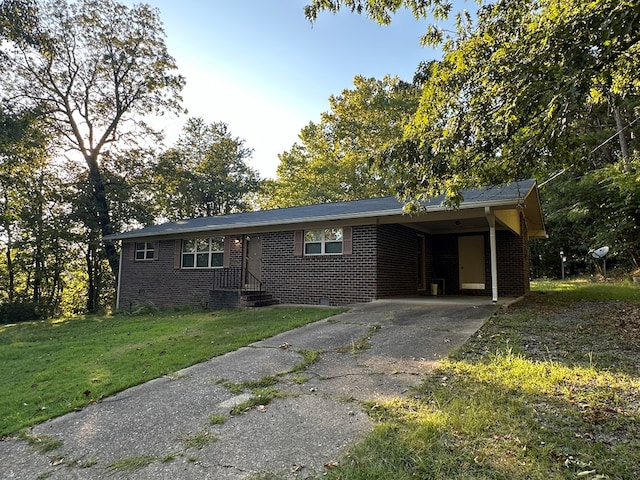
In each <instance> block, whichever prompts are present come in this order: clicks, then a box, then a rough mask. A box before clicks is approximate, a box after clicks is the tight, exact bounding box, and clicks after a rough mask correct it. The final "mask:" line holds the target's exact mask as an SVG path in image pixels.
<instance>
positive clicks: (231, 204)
mask: <svg viewBox="0 0 640 480" xmlns="http://www.w3.org/2000/svg"><path fill="white" fill-rule="evenodd" d="M251 154H252V150H251V149H249V148H247V147H246V146H245V145H244V140H242V139H240V138H237V137H234V136H233V135H232V134H231V132H230V131H229V129H228V126H227V125H226V124H225V123H221V122H218V123H212V124H210V125H207V124H205V123H204V120H203V119H201V118H191V119H189V120H188V121H187V123H186V125H185V126H184V129H183V134H182V136H181V137H180V138H179V139H178V141H177V143H176V145H175V146H174V147H173V148H172V149H170V150H168V151H167V152H165V153H164V154H163V155H162V156H161V157H160V159H159V161H158V163H157V165H156V166H155V168H154V171H153V173H152V175H154V177H155V184H156V187H157V189H158V190H157V193H156V197H155V201H156V203H157V208H158V210H159V212H158V214H159V215H160V216H162V217H164V218H168V219H170V220H180V219H182V218H187V217H201V216H213V215H221V214H228V213H236V212H243V211H247V210H249V209H250V208H251V206H252V205H251V200H252V198H253V196H255V194H256V192H257V190H258V188H259V186H260V180H259V176H258V173H257V172H256V171H255V170H254V169H252V168H251V167H250V166H249V165H248V164H247V160H248V159H249V158H250V157H251Z"/></svg>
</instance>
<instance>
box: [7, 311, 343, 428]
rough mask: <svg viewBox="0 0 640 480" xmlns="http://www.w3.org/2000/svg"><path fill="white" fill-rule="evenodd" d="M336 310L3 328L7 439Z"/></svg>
mask: <svg viewBox="0 0 640 480" xmlns="http://www.w3.org/2000/svg"><path fill="white" fill-rule="evenodd" d="M337 311H340V310H338V309H317V308H286V307H279V308H270V309H262V310H260V311H251V312H247V311H228V312H217V313H215V314H211V313H209V312H195V313H159V314H154V315H151V316H148V315H142V316H128V315H127V316H125V315H119V316H115V317H108V316H90V317H86V318H75V319H74V318H67V319H63V320H58V321H45V322H35V323H21V324H17V325H8V326H0V378H1V379H3V381H2V382H0V436H2V435H6V434H8V433H11V432H15V431H17V430H19V429H20V428H23V427H26V426H29V425H33V424H35V423H38V422H41V421H44V420H46V419H49V418H52V417H55V416H58V415H61V414H63V413H66V412H69V411H71V410H73V409H75V408H80V407H83V406H85V405H86V404H87V403H89V402H92V401H99V400H100V399H101V398H102V397H104V396H108V395H111V394H113V393H115V392H118V391H121V390H123V389H125V388H128V387H131V386H134V385H138V384H140V383H142V382H145V381H148V380H151V379H153V378H157V377H159V376H162V375H167V374H171V373H172V372H175V371H177V370H180V369H183V368H185V367H187V366H189V365H192V364H194V363H197V362H201V361H204V360H207V359H209V358H212V357H215V356H217V355H222V354H224V353H227V352H230V351H233V350H237V349H238V348H240V347H243V346H246V345H248V344H250V343H253V342H255V341H258V340H261V339H264V338H267V337H270V336H272V335H275V334H276V333H280V332H282V331H286V330H290V329H292V328H295V327H298V326H301V325H304V324H307V323H310V322H313V321H316V320H319V319H321V318H324V317H326V316H328V315H332V314H334V313H336V312H337ZM27 347H28V348H27ZM262 388H264V387H262Z"/></svg>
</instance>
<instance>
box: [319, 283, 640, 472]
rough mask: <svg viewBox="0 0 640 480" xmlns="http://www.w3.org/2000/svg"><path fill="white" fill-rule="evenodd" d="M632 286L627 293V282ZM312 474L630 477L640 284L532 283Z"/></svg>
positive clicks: (639, 377)
mask: <svg viewBox="0 0 640 480" xmlns="http://www.w3.org/2000/svg"><path fill="white" fill-rule="evenodd" d="M632 288H634V289H632ZM534 290H535V291H534V293H533V294H532V295H530V296H529V297H527V298H526V299H524V300H523V301H522V302H520V303H518V304H515V305H513V306H511V307H509V309H508V310H506V311H502V312H500V313H498V314H496V315H494V316H493V317H492V318H491V319H490V320H489V321H488V322H487V323H486V324H485V325H484V326H483V327H482V329H481V330H480V331H479V332H477V333H476V334H475V335H474V336H473V337H472V338H471V339H470V340H469V341H468V342H467V343H466V344H465V345H464V346H463V347H462V348H461V349H459V350H458V351H457V352H455V354H453V355H452V356H451V357H450V358H448V359H447V360H445V361H444V362H443V363H442V365H441V366H440V367H439V368H438V369H437V370H435V371H434V372H433V373H432V374H431V375H429V376H428V377H427V378H426V380H425V381H424V382H423V383H422V384H421V385H420V386H419V388H417V389H415V391H414V392H412V395H410V396H409V397H405V398H397V399H394V400H390V401H387V402H381V403H371V404H368V405H366V408H367V409H368V412H369V414H370V416H371V417H372V419H374V421H375V422H376V423H375V428H374V431H373V432H372V433H371V434H370V435H369V436H368V437H367V438H366V439H365V440H364V441H362V442H360V443H359V444H357V445H356V446H355V447H354V448H353V449H352V450H351V451H350V452H349V454H348V456H347V457H346V458H345V459H344V460H343V461H342V462H340V466H339V467H338V468H336V469H331V470H329V471H327V472H326V475H325V476H323V477H322V478H329V479H334V480H336V479H340V480H359V479H361V480H364V479H371V478H380V479H394V480H404V479H406V480H409V479H415V478H421V479H493V480H506V479H516V480H517V479H540V480H542V479H545V480H546V479H570V478H578V479H580V478H584V479H587V480H602V479H629V480H631V479H635V478H640V429H638V424H639V422H640V403H639V402H638V398H640V289H638V288H637V287H631V288H630V285H629V284H624V283H618V284H615V283H606V284H590V283H579V282H556V283H546V284H544V285H541V284H536V285H535V286H534Z"/></svg>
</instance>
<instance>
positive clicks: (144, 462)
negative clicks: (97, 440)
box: [107, 455, 156, 473]
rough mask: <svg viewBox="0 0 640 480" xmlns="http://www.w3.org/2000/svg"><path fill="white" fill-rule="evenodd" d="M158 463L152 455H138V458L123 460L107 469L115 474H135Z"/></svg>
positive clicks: (117, 461) (108, 466)
mask: <svg viewBox="0 0 640 480" xmlns="http://www.w3.org/2000/svg"><path fill="white" fill-rule="evenodd" d="M155 461H156V457H154V456H152V455H138V456H136V457H128V458H123V459H121V460H116V461H115V462H113V463H111V464H109V465H107V468H108V469H109V470H111V471H113V472H129V473H131V472H135V471H136V470H142V469H143V468H146V467H148V466H149V465H151V464H152V463H153V462H155Z"/></svg>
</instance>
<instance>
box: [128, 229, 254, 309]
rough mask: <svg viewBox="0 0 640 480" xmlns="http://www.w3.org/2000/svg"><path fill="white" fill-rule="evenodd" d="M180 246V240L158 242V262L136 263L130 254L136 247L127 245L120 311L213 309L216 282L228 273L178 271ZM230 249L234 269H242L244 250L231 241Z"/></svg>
mask: <svg viewBox="0 0 640 480" xmlns="http://www.w3.org/2000/svg"><path fill="white" fill-rule="evenodd" d="M233 239H235V237H233V238H232V240H233ZM176 242H180V240H160V241H159V242H157V246H158V252H157V255H156V257H157V259H156V260H148V261H134V260H132V255H131V253H130V252H131V249H132V248H134V243H132V242H131V243H124V244H123V246H122V249H123V251H122V272H121V280H120V282H121V284H120V310H129V309H130V308H133V307H134V306H135V305H136V304H140V303H145V302H150V303H153V304H154V305H155V306H156V307H158V308H161V309H169V308H178V307H192V308H207V307H210V305H209V291H210V290H211V287H212V285H213V282H214V278H215V276H216V275H220V274H221V273H222V271H223V270H225V269H218V268H213V269H179V268H175V267H176V264H175V260H174V259H175V251H176ZM230 248H231V249H230V260H231V265H234V266H239V265H240V262H241V261H242V247H241V245H239V244H236V243H235V242H233V241H231V245H230Z"/></svg>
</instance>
